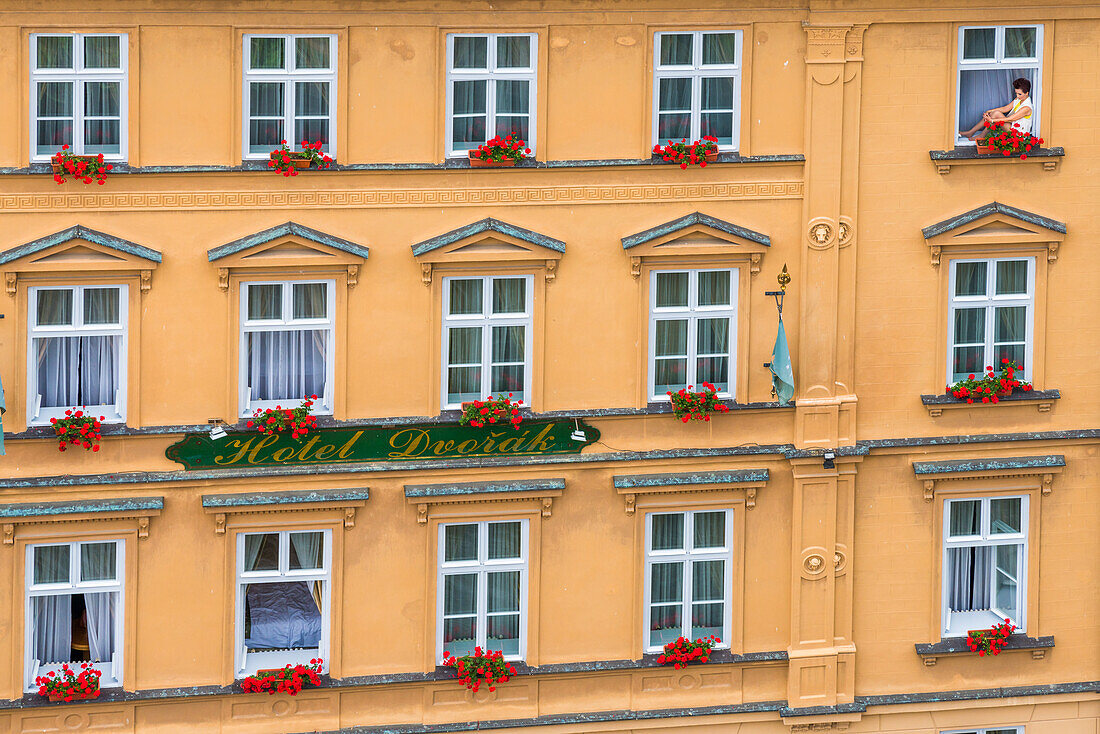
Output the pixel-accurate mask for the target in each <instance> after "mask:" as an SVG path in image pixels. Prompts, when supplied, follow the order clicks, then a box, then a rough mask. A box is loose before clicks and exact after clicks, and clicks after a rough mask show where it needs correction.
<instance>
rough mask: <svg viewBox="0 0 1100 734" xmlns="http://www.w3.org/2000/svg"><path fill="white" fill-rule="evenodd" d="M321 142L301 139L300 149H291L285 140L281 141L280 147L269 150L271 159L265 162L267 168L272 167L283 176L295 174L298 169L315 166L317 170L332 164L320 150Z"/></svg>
mask: <svg viewBox="0 0 1100 734" xmlns="http://www.w3.org/2000/svg"><path fill="white" fill-rule="evenodd" d="M322 145H323V143H322V142H321V141H320V140H318V141H316V142H313V143H311V142H309V141H308V140H303V141H302V149H301V150H291V149H290V148H289V147H287V144H286V141H285V140H283V141H282V147H280V148H278V149H277V150H273V151H271V160H270V161H268V162H267V166H268V168H274V169H275V170H276V171H278V172H279V173H281V174H283V175H284V176H297V175H298V171H300V170H302V169H305V168H310V167H312V166H316V167H317V168H318V169H319V170H323V169H325V168H329V167H331V166H332V159H331V158H329V157H328V156H327V155H325V154H324V153H322V152H321V147H322Z"/></svg>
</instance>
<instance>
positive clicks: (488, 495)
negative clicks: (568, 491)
mask: <svg viewBox="0 0 1100 734" xmlns="http://www.w3.org/2000/svg"><path fill="white" fill-rule="evenodd" d="M564 489H565V480H564V479H527V480H518V481H510V482H456V483H448V484H406V485H405V499H406V501H407V502H408V503H409V504H410V505H414V506H415V507H416V521H417V522H418V523H420V524H421V525H423V524H425V523H427V522H428V511H429V509H430V508H431V507H432V506H433V505H449V504H456V503H463V502H518V501H523V500H537V501H538V502H539V504H540V506H541V507H540V509H541V514H542V516H543V517H550V516H551V514H552V512H553V507H554V499H555V498H557V497H561V495H562V491H563V490H564Z"/></svg>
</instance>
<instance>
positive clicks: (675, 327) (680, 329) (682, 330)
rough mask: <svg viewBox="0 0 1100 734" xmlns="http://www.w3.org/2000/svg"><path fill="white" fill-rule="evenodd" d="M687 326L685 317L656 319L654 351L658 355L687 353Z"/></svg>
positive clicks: (671, 355) (675, 355) (674, 355)
mask: <svg viewBox="0 0 1100 734" xmlns="http://www.w3.org/2000/svg"><path fill="white" fill-rule="evenodd" d="M687 326H688V322H687V319H681V320H677V321H658V322H657V340H656V341H657V343H656V344H655V345H654V353H655V354H656V355H657V356H658V357H679V356H682V355H685V354H687Z"/></svg>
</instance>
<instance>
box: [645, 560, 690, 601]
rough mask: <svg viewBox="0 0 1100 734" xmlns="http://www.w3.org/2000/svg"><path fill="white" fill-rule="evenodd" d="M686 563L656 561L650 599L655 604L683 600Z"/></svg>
mask: <svg viewBox="0 0 1100 734" xmlns="http://www.w3.org/2000/svg"><path fill="white" fill-rule="evenodd" d="M683 587H684V564H683V563H680V562H677V563H654V564H653V571H652V575H651V576H650V594H649V600H650V602H652V603H653V604H661V603H668V602H678V601H683V598H684V596H683V595H684V588H683Z"/></svg>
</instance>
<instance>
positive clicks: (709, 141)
mask: <svg viewBox="0 0 1100 734" xmlns="http://www.w3.org/2000/svg"><path fill="white" fill-rule="evenodd" d="M653 155H659V156H661V160H663V161H664V162H665V163H679V164H680V168H687V167H688V164H693V165H694V164H698V166H699V167H700V168H706V167H707V164H708V163H714V162H715V161H717V160H718V138H715V137H711V136H710V135H704V136H703V139H702V140H696V141H695V142H694V143H691V144H689V143H688V141H687V138H683V139H681V140H680V142H679V143H674V142H672V141H671V140H670V141H668V144H667V145H665V146H664V147H661V146H660V145H655V146H653Z"/></svg>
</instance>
